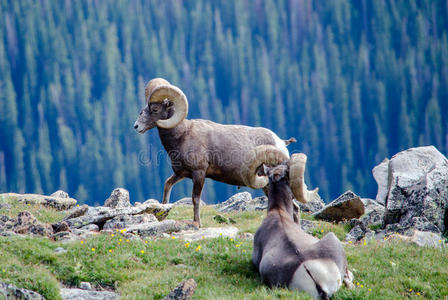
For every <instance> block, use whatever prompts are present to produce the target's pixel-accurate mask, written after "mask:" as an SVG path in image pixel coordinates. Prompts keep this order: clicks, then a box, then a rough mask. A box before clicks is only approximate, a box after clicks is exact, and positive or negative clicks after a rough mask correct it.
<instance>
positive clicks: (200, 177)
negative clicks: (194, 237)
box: [191, 171, 205, 227]
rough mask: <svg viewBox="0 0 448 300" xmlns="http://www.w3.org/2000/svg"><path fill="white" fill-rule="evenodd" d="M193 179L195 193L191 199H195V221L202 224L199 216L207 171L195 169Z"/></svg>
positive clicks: (198, 224) (199, 224)
mask: <svg viewBox="0 0 448 300" xmlns="http://www.w3.org/2000/svg"><path fill="white" fill-rule="evenodd" d="M192 179H193V193H192V195H191V199H192V200H193V212H194V217H193V222H194V223H195V224H196V225H197V226H199V227H200V226H201V219H200V216H199V205H200V204H201V193H202V188H203V187H204V181H205V171H194V172H193V174H192Z"/></svg>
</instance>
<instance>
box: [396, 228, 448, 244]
mask: <svg viewBox="0 0 448 300" xmlns="http://www.w3.org/2000/svg"><path fill="white" fill-rule="evenodd" d="M388 240H399V241H402V242H406V243H412V244H415V245H417V246H419V247H432V248H440V247H443V246H444V242H443V238H442V237H441V236H440V234H437V233H434V232H427V231H420V230H413V231H412V234H410V235H402V234H399V233H394V234H391V235H389V236H388Z"/></svg>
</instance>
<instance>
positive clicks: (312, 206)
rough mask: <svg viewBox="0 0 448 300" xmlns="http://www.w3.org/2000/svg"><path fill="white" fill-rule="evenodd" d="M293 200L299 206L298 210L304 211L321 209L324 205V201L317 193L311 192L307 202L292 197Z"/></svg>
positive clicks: (311, 211)
mask: <svg viewBox="0 0 448 300" xmlns="http://www.w3.org/2000/svg"><path fill="white" fill-rule="evenodd" d="M294 202H295V203H296V204H297V205H298V206H299V207H300V211H301V212H304V213H311V214H312V213H314V212H316V211H319V210H321V209H322V208H324V206H325V202H324V201H323V200H322V198H321V197H320V196H319V194H318V193H313V194H312V198H311V199H310V201H308V202H307V203H302V202H299V201H297V200H295V199H294Z"/></svg>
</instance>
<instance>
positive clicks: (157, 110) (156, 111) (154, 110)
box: [151, 108, 159, 113]
mask: <svg viewBox="0 0 448 300" xmlns="http://www.w3.org/2000/svg"><path fill="white" fill-rule="evenodd" d="M151 112H153V113H158V112H159V109H158V108H152V109H151Z"/></svg>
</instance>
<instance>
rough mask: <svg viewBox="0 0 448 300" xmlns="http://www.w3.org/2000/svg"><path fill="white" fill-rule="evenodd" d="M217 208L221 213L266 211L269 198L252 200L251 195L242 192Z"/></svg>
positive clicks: (263, 197) (262, 197)
mask: <svg viewBox="0 0 448 300" xmlns="http://www.w3.org/2000/svg"><path fill="white" fill-rule="evenodd" d="M215 207H216V209H217V210H218V211H219V212H231V211H254V210H264V209H266V208H267V207H268V198H267V197H266V196H261V197H257V198H253V199H252V196H251V194H249V193H248V192H242V193H238V194H235V195H233V196H232V197H230V198H229V199H227V200H226V201H224V202H222V203H220V204H217V205H216V206H215Z"/></svg>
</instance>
